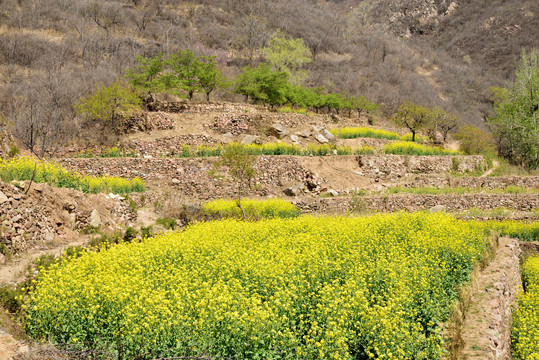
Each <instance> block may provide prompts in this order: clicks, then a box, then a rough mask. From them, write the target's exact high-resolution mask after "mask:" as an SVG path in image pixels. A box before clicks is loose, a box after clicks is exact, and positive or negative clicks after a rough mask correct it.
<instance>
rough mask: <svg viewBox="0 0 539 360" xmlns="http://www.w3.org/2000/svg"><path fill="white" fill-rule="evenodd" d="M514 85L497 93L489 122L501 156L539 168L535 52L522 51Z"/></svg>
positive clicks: (538, 93) (538, 69) (538, 86)
mask: <svg viewBox="0 0 539 360" xmlns="http://www.w3.org/2000/svg"><path fill="white" fill-rule="evenodd" d="M515 75H516V80H515V83H514V84H513V85H512V86H511V87H510V88H509V89H508V96H507V97H506V95H507V94H506V93H504V92H498V101H499V102H497V103H495V104H494V111H495V113H496V115H495V116H494V117H492V118H490V119H489V125H490V126H491V129H492V130H493V132H494V134H495V136H496V138H497V142H498V153H499V154H500V155H501V156H503V157H505V158H507V159H508V160H509V161H511V162H512V163H514V164H519V165H522V166H524V167H527V168H529V169H536V168H538V167H539V63H538V55H537V53H536V52H532V53H531V54H529V55H528V54H526V51H524V50H523V51H522V55H521V57H520V60H519V61H518V63H517V67H516V70H515Z"/></svg>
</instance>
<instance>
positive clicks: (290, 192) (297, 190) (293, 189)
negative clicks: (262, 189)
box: [283, 184, 304, 196]
mask: <svg viewBox="0 0 539 360" xmlns="http://www.w3.org/2000/svg"><path fill="white" fill-rule="evenodd" d="M303 189H304V186H303V184H299V185H294V186H290V187H289V188H286V189H284V191H283V192H284V194H285V195H286V196H299V195H300V194H301V192H302V191H303Z"/></svg>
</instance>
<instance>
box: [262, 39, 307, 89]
mask: <svg viewBox="0 0 539 360" xmlns="http://www.w3.org/2000/svg"><path fill="white" fill-rule="evenodd" d="M261 52H262V54H263V55H264V57H265V58H266V60H267V61H268V63H269V64H270V65H271V67H272V68H273V69H274V70H276V71H284V72H286V73H288V74H289V76H290V80H291V82H292V83H293V84H295V85H299V84H301V83H302V82H303V81H304V80H305V79H306V78H307V73H306V72H305V71H302V70H301V68H302V66H303V65H305V64H308V63H310V62H311V61H312V54H311V51H310V50H309V48H308V47H307V46H305V43H304V42H303V39H295V38H290V39H287V38H286V36H285V34H284V33H283V32H282V31H281V30H277V31H276V32H275V33H274V34H273V35H272V37H271V39H270V40H269V41H268V44H267V46H266V47H265V48H263V49H262V50H261Z"/></svg>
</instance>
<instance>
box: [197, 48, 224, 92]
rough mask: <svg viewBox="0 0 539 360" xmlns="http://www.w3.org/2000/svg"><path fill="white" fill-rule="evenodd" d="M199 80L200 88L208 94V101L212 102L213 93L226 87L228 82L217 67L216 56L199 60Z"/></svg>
mask: <svg viewBox="0 0 539 360" xmlns="http://www.w3.org/2000/svg"><path fill="white" fill-rule="evenodd" d="M198 61H199V65H198V69H197V79H198V86H199V88H200V89H201V90H202V91H204V93H205V94H206V100H207V101H208V102H210V94H211V92H212V91H214V90H216V89H217V88H220V87H225V86H226V81H225V79H224V77H223V74H222V73H221V70H219V67H217V63H216V62H215V56H202V57H200V58H199V59H198Z"/></svg>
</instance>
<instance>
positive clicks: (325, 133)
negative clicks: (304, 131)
mask: <svg viewBox="0 0 539 360" xmlns="http://www.w3.org/2000/svg"><path fill="white" fill-rule="evenodd" d="M320 134H322V136H324V137H325V138H326V139H328V140H329V141H335V135H333V134H332V133H330V132H329V130H327V129H322V131H320Z"/></svg>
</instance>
